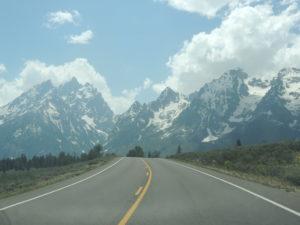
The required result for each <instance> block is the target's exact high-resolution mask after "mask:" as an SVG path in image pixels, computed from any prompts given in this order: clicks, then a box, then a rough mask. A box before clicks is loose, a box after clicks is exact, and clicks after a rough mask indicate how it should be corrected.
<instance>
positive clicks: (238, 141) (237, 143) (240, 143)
mask: <svg viewBox="0 0 300 225" xmlns="http://www.w3.org/2000/svg"><path fill="white" fill-rule="evenodd" d="M236 146H237V147H240V146H242V142H241V140H240V139H237V140H236Z"/></svg>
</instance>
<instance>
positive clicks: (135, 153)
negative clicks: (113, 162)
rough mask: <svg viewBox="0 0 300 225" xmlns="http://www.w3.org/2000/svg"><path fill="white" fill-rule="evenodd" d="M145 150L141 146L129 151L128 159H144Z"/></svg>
mask: <svg viewBox="0 0 300 225" xmlns="http://www.w3.org/2000/svg"><path fill="white" fill-rule="evenodd" d="M144 155H145V154H144V150H143V148H142V147H141V146H135V147H134V148H133V149H131V150H129V151H128V153H127V155H126V156H127V157H142V158H143V157H144Z"/></svg>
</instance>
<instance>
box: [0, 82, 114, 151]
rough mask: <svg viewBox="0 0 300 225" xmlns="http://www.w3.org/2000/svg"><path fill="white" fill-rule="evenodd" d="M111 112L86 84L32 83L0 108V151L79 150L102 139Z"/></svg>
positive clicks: (97, 93)
mask: <svg viewBox="0 0 300 225" xmlns="http://www.w3.org/2000/svg"><path fill="white" fill-rule="evenodd" d="M112 127H113V112H112V111H111V109H110V108H109V107H108V105H107V104H106V102H105V101H104V100H103V98H102V96H101V94H100V93H99V92H98V91H97V90H96V89H95V88H94V87H93V86H92V85H90V84H85V85H81V84H79V83H78V82H77V80H76V79H75V78H73V79H72V80H70V81H69V82H67V83H65V84H64V85H61V86H59V87H54V86H53V85H52V83H51V81H46V82H44V83H42V84H40V85H37V86H35V87H34V88H32V89H30V90H29V91H27V92H25V93H24V94H22V95H21V96H20V97H18V98H16V99H15V100H14V101H12V102H11V103H9V104H7V105H5V106H4V107H1V108H0V154H1V155H2V156H14V155H17V154H21V153H26V154H28V155H34V154H44V153H49V152H52V153H57V152H59V151H62V150H64V151H67V152H76V153H78V152H81V151H83V150H87V149H88V148H90V147H91V146H92V145H93V144H95V143H97V142H101V143H103V142H105V141H106V139H107V137H108V133H109V132H110V130H111V129H112Z"/></svg>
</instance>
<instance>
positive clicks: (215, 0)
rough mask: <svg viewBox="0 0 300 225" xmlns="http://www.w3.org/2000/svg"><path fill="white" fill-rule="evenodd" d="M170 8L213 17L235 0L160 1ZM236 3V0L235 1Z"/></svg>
mask: <svg viewBox="0 0 300 225" xmlns="http://www.w3.org/2000/svg"><path fill="white" fill-rule="evenodd" d="M159 1H161V2H165V3H167V4H169V5H170V6H172V7H174V8H176V9H179V10H184V11H188V12H193V13H199V14H201V15H204V16H207V17H213V16H215V15H216V14H217V12H218V11H219V10H220V9H222V8H223V7H225V6H226V5H228V4H229V3H230V2H232V1H233V0H201V1H199V0H159ZM234 1H235V0H234Z"/></svg>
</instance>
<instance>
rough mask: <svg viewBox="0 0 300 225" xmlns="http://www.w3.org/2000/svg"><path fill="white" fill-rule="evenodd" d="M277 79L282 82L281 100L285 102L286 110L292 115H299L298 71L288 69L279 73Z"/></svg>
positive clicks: (299, 83) (299, 74)
mask: <svg viewBox="0 0 300 225" xmlns="http://www.w3.org/2000/svg"><path fill="white" fill-rule="evenodd" d="M278 76H279V78H281V79H282V82H283V93H282V96H281V98H282V99H283V100H285V102H286V108H287V109H288V110H289V111H290V112H291V113H292V114H293V115H294V116H296V115H299V113H300V70H299V69H294V68H289V69H284V70H282V71H280V73H279V75H278Z"/></svg>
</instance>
